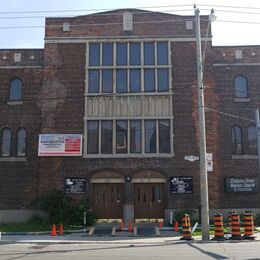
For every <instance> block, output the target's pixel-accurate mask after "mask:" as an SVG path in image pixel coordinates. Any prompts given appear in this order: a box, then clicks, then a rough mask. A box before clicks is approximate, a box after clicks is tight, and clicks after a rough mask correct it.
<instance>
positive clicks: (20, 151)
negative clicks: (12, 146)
mask: <svg viewBox="0 0 260 260" xmlns="http://www.w3.org/2000/svg"><path fill="white" fill-rule="evenodd" d="M16 154H17V156H25V155H26V130H25V129H24V128H21V129H19V130H18V132H17V149H16Z"/></svg>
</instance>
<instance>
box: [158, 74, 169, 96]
mask: <svg viewBox="0 0 260 260" xmlns="http://www.w3.org/2000/svg"><path fill="white" fill-rule="evenodd" d="M157 80H158V82H157V84H158V91H161V92H163V91H169V70H168V69H158V72H157Z"/></svg>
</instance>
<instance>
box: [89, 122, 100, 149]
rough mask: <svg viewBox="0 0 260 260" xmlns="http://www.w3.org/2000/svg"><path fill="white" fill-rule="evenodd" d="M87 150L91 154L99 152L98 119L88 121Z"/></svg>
mask: <svg viewBox="0 0 260 260" xmlns="http://www.w3.org/2000/svg"><path fill="white" fill-rule="evenodd" d="M87 136H88V139H87V151H88V153H90V154H97V153H98V144H99V141H98V140H99V138H98V136H99V125H98V121H88V126H87Z"/></svg>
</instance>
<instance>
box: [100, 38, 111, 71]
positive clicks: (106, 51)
mask: <svg viewBox="0 0 260 260" xmlns="http://www.w3.org/2000/svg"><path fill="white" fill-rule="evenodd" d="M102 65H103V66H112V65H113V43H103V49H102Z"/></svg>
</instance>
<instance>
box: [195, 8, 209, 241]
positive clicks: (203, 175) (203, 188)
mask: <svg viewBox="0 0 260 260" xmlns="http://www.w3.org/2000/svg"><path fill="white" fill-rule="evenodd" d="M199 14H200V10H199V9H198V8H196V9H195V22H196V43H197V81H198V107H199V134H200V199H201V226H202V240H203V241H208V240H209V199H208V176H207V164H206V130H205V110H204V86H203V64H202V55H201V34H200V15H199ZM209 22H210V21H209Z"/></svg>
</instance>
